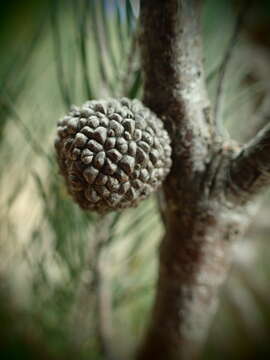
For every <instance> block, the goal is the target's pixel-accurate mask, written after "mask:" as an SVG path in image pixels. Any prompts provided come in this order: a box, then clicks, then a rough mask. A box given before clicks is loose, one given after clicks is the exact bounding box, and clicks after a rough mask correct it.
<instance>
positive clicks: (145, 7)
mask: <svg viewBox="0 0 270 360" xmlns="http://www.w3.org/2000/svg"><path fill="white" fill-rule="evenodd" d="M200 3H201V2H200V1H198V0H189V1H187V0H185V1H178V0H168V1H162V0H158V1H156V0H145V1H141V34H140V45H141V58H142V68H143V69H144V103H145V104H146V105H147V106H148V107H149V108H151V109H152V110H153V111H154V112H155V113H156V114H157V115H158V116H159V117H160V118H161V119H163V120H164V123H165V126H166V128H167V130H168V131H169V133H170V136H171V139H172V142H173V144H172V145H173V147H174V156H175V155H176V153H177V160H179V161H177V162H176V161H174V164H175V168H177V170H179V166H180V168H181V171H182V172H183V173H184V174H185V175H186V176H187V178H188V179H190V175H191V170H192V169H194V171H200V170H201V168H202V166H203V165H202V163H203V162H205V161H206V157H207V149H208V145H207V143H208V141H209V138H211V136H212V133H211V131H213V130H210V126H211V125H212V119H211V116H210V108H209V101H208V98H207V95H206V90H205V82H204V72H203V65H202V54H201V39H200V24H199V16H200ZM198 139H199V143H200V144H199V146H198ZM180 145H181V146H180ZM174 160H175V159H174ZM179 171H180V170H179ZM186 176H183V177H185V178H186Z"/></svg>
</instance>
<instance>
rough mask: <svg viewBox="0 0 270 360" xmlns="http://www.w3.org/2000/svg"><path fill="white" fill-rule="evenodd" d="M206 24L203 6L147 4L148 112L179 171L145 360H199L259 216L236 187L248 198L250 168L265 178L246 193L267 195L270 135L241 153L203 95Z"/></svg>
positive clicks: (172, 178) (143, 40)
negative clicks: (236, 246)
mask: <svg viewBox="0 0 270 360" xmlns="http://www.w3.org/2000/svg"><path fill="white" fill-rule="evenodd" d="M199 16H200V2H199V1H196V0H182V1H180V0H179V1H178V0H167V1H163V0H144V1H141V34H140V46H141V56H142V67H143V69H144V103H145V104H146V105H147V106H148V107H149V108H150V109H151V110H153V111H154V112H155V113H156V114H157V115H158V116H159V118H160V119H162V120H163V121H164V124H165V127H166V128H167V130H168V131H169V134H170V136H171V139H172V147H173V168H172V171H171V173H170V174H169V176H168V178H167V180H166V183H165V184H164V187H163V192H164V201H163V203H162V204H161V208H162V215H163V218H164V221H165V227H166V234H165V237H164V239H163V241H162V243H161V246H160V269H159V278H158V283H157V293H156V297H155V300H154V305H153V312H152V315H151V320H150V325H149V328H148V331H147V333H146V336H145V339H144V342H143V344H142V346H141V348H140V350H139V352H138V355H137V359H138V360H146V359H155V360H158V359H166V360H174V359H175V360H176V359H178V360H179V359H188V360H192V359H197V358H198V357H199V355H200V354H201V351H202V346H203V343H204V341H205V338H206V336H207V333H208V328H209V326H210V324H211V320H212V318H213V315H214V314H215V311H216V308H217V303H218V292H219V289H220V287H221V285H222V284H223V283H224V281H225V279H226V277H227V274H228V271H229V268H230V262H231V258H232V256H231V254H230V253H231V248H232V243H233V241H234V239H235V238H236V237H239V235H240V234H241V233H242V232H243V231H244V230H245V228H246V226H247V225H248V223H249V218H250V215H251V212H252V211H253V208H252V206H249V205H247V200H248V199H247V197H246V196H245V201H244V203H245V206H243V202H242V201H240V199H243V192H238V193H237V195H234V196H232V193H233V192H232V189H234V185H233V182H234V181H235V182H236V185H235V186H238V187H239V188H241V187H242V185H244V181H243V183H241V181H242V180H243V176H244V177H245V172H246V171H247V169H250V166H251V169H250V171H251V172H252V173H253V175H254V174H256V172H257V171H260V173H259V174H258V177H257V178H256V186H255V185H254V186H253V187H252V189H246V188H244V190H246V191H247V192H248V191H249V190H251V192H252V193H253V192H255V188H256V189H258V188H259V187H260V188H261V187H262V186H257V184H258V183H259V178H260V179H264V175H265V176H266V177H267V176H268V178H269V171H268V170H269V166H268V168H267V171H268V172H267V174H266V173H265V170H266V168H265V166H266V163H267V164H269V162H267V159H268V158H269V155H268V154H267V153H266V152H264V150H262V151H261V153H262V152H263V153H264V156H263V155H262V154H260V151H259V149H260V145H261V144H263V145H264V148H265V143H264V139H266V138H267V134H268V132H266V133H264V134H262V135H259V138H257V139H256V140H255V142H254V143H251V144H250V145H248V146H247V148H244V149H243V150H241V149H240V147H239V146H238V145H237V144H235V143H234V142H232V141H230V140H229V142H228V140H226V143H225V140H224V141H223V139H221V138H220V137H219V136H218V135H217V132H216V129H215V127H214V121H213V117H212V114H211V108H210V106H209V101H208V97H207V92H206V89H205V82H204V72H203V64H202V54H201V39H200V22H199ZM268 137H269V135H268ZM267 141H268V140H267ZM266 148H267V147H266ZM268 153H269V152H268ZM251 162H252V164H251ZM256 164H257V165H256ZM250 176H251V175H250ZM266 183H267V181H265V180H263V181H262V182H260V184H261V185H266ZM253 190H254V191H253ZM240 204H242V205H240Z"/></svg>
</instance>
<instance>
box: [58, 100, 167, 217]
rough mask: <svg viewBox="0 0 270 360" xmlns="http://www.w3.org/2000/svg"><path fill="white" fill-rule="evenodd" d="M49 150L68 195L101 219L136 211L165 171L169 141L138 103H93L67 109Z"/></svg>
mask: <svg viewBox="0 0 270 360" xmlns="http://www.w3.org/2000/svg"><path fill="white" fill-rule="evenodd" d="M55 148H56V152H57V160H58V164H59V166H60V171H61V173H62V175H63V176H64V178H65V180H66V184H67V187H68V191H69V193H70V194H71V195H72V197H73V198H74V200H75V201H76V202H77V203H78V204H79V205H80V206H81V207H82V208H83V209H87V210H94V211H98V212H101V213H104V212H107V211H113V210H119V209H123V208H127V207H132V206H136V205H137V204H138V202H139V201H140V200H142V199H144V198H146V197H147V196H148V195H149V194H150V193H152V192H153V191H155V190H156V189H157V188H158V187H159V186H160V185H161V183H162V181H163V180H164V179H165V177H166V175H167V174H168V172H169V170H170V167H171V146H170V139H169V136H168V134H167V132H166V130H165V129H164V127H163V124H162V122H161V120H160V119H158V118H157V116H156V115H155V114H154V113H153V112H151V111H150V110H149V109H147V108H146V107H145V106H144V105H143V104H142V103H141V102H140V101H139V100H129V99H127V98H122V99H120V100H114V99H109V100H100V101H97V100H93V101H88V102H86V103H85V104H84V105H83V106H82V107H80V108H78V107H76V106H73V107H72V108H71V110H70V112H69V113H68V114H67V115H66V116H64V117H63V118H62V119H61V120H60V121H59V122H58V126H57V137H56V139H55Z"/></svg>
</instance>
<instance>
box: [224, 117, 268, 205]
mask: <svg viewBox="0 0 270 360" xmlns="http://www.w3.org/2000/svg"><path fill="white" fill-rule="evenodd" d="M269 184H270V124H268V125H267V126H265V127H264V128H263V129H262V130H261V131H260V132H259V133H258V135H257V136H256V137H255V138H254V139H252V140H251V141H250V142H248V143H247V144H246V145H245V146H244V147H243V148H242V150H241V151H240V152H239V153H238V154H237V156H236V157H235V158H234V159H233V160H232V162H231V164H230V168H229V171H228V180H227V185H228V189H227V194H228V196H229V197H230V199H233V200H234V201H235V202H237V203H239V204H244V203H246V202H247V201H248V200H250V198H251V197H252V196H254V195H256V194H257V193H259V191H261V190H262V189H263V188H265V187H266V186H268V185H269Z"/></svg>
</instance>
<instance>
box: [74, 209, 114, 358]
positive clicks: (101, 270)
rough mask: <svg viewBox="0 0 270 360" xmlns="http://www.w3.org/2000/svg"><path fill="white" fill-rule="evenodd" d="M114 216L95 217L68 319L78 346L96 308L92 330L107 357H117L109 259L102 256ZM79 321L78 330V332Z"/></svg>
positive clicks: (81, 344) (82, 340) (86, 338)
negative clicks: (114, 346)
mask: <svg viewBox="0 0 270 360" xmlns="http://www.w3.org/2000/svg"><path fill="white" fill-rule="evenodd" d="M114 216H115V215H113V216H102V217H100V218H98V219H97V221H96V224H95V226H94V229H93V234H94V236H93V238H92V239H91V243H90V244H89V249H88V257H87V259H86V269H85V270H84V271H83V273H82V277H81V282H80V285H79V287H78V291H77V296H76V299H75V304H74V309H73V312H72V319H71V321H72V323H71V329H72V334H71V335H72V339H71V340H72V342H73V344H74V346H75V347H76V348H78V349H80V348H81V347H82V346H83V345H84V343H86V341H87V340H88V339H89V336H90V329H91V326H90V316H89V314H90V312H91V313H92V312H95V316H96V325H95V329H92V330H94V331H95V333H96V336H97V338H98V343H99V347H100V352H101V353H102V354H103V358H104V359H106V360H112V359H116V358H117V357H115V356H114V349H113V346H112V339H113V326H112V299H111V290H110V283H109V280H108V278H107V267H108V262H107V261H106V262H105V261H104V259H103V256H104V251H105V249H106V248H107V246H108V245H109V242H108V239H109V234H110V232H111V228H112V227H113V226H115V218H114ZM117 219H118V218H117ZM117 219H116V221H117ZM85 275H86V277H85ZM78 325H79V327H80V332H79V333H78V332H77V328H78ZM74 329H75V332H74Z"/></svg>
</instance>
